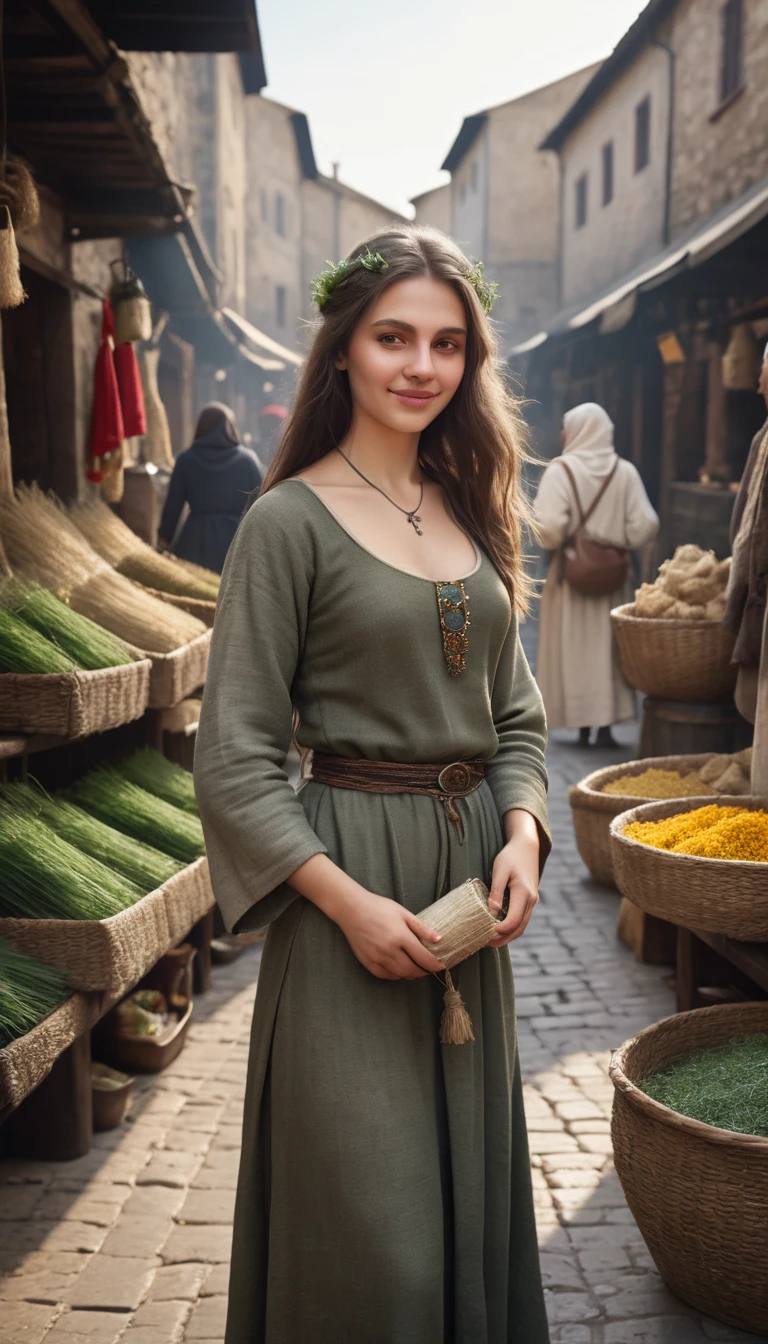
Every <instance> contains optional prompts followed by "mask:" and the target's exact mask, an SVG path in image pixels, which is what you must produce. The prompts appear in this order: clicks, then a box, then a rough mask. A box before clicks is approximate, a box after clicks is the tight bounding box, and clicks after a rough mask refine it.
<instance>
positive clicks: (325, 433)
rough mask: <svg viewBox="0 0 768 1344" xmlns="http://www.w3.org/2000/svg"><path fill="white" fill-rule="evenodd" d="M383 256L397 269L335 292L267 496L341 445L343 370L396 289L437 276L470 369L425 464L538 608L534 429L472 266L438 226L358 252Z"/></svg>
mask: <svg viewBox="0 0 768 1344" xmlns="http://www.w3.org/2000/svg"><path fill="white" fill-rule="evenodd" d="M366 248H368V249H370V251H371V252H380V253H381V255H382V256H383V257H384V259H385V261H386V263H387V267H386V270H384V271H382V272H375V271H374V272H371V271H367V270H364V269H363V268H362V267H358V268H357V269H355V270H354V271H352V272H351V273H350V275H349V276H348V277H347V278H346V279H345V280H343V281H342V282H341V283H340V284H338V285H337V286H336V288H335V289H334V290H333V292H332V293H331V295H330V297H329V299H328V301H327V303H326V305H325V307H324V308H323V310H322V315H321V317H320V320H319V322H318V325H317V330H316V333H315V337H314V340H313V342H312V346H311V348H310V350H309V354H308V356H307V361H306V363H305V365H304V368H303V370H302V374H301V379H300V382H299V386H298V389H297V393H296V400H295V404H294V407H293V411H292V412H291V415H290V416H289V418H288V420H287V421H286V424H285V428H284V430H283V434H282V437H281V440H280V447H279V449H278V451H277V453H276V455H275V458H274V461H273V462H272V465H271V466H270V468H269V471H268V473H267V477H266V480H265V482H264V485H263V488H262V491H261V493H262V494H265V493H266V492H267V491H268V490H270V489H272V487H273V486H275V485H277V484H278V483H279V482H280V481H285V480H288V479H289V477H291V476H297V475H299V474H300V473H301V472H302V470H303V469H304V468H305V467H308V466H310V464H311V463H312V462H317V461H318V459H319V458H321V457H325V455H326V453H328V452H329V451H330V450H331V448H333V447H334V446H335V445H337V444H340V443H341V441H342V440H343V438H344V436H345V435H346V434H347V432H348V430H349V427H350V424H351V421H352V410H353V407H352V397H351V394H350V388H349V380H348V378H347V374H346V372H345V371H343V370H339V369H337V368H336V364H335V360H336V356H337V354H338V353H339V351H343V352H345V353H346V350H347V348H348V345H349V341H350V338H351V336H352V333H353V331H354V329H355V327H356V326H357V324H358V322H359V321H360V320H361V318H362V316H363V314H364V313H365V311H366V309H367V308H368V307H369V305H370V304H371V303H373V302H374V300H375V299H377V298H378V297H379V295H380V294H382V293H383V292H384V290H385V289H388V288H389V287H390V285H393V284H396V283H397V282H398V281H399V280H406V279H410V278H411V277H413V276H431V277H432V278H433V279H435V280H440V281H443V282H444V283H446V284H449V285H451V286H452V287H453V289H455V290H456V292H457V294H458V295H459V297H460V298H461V300H462V303H463V304H464V310H465V313H466V317H467V343H466V366H465V369H464V375H463V377H462V380H461V382H460V384H459V386H458V388H457V390H456V392H455V394H454V396H453V397H452V399H451V401H450V402H449V403H448V405H447V406H446V407H445V408H444V409H443V410H442V411H441V412H440V414H439V415H438V416H436V417H435V419H434V420H433V421H432V423H431V424H430V425H428V426H427V428H426V429H425V430H423V432H422V434H421V438H420V440H419V463H420V465H421V468H422V470H423V471H424V473H425V475H427V476H429V477H431V478H432V479H433V480H434V481H437V482H438V483H439V485H440V486H442V489H443V490H444V491H445V494H446V497H447V499H448V501H449V504H450V507H451V509H452V510H453V513H454V515H455V517H456V519H457V521H458V523H459V524H460V525H461V526H462V527H464V528H465V529H466V531H467V532H468V533H469V535H470V536H472V537H474V538H475V539H476V540H477V541H478V542H479V543H480V545H481V546H482V547H483V548H484V550H485V551H486V552H487V554H488V555H489V556H490V558H491V560H492V561H493V563H494V565H495V567H496V569H497V570H498V572H499V574H500V576H501V578H502V580H503V582H504V585H505V587H506V588H507V591H508V593H509V595H510V599H511V601H512V603H513V607H514V608H515V609H516V610H517V611H518V612H519V613H521V614H522V613H524V612H526V611H527V610H528V602H529V596H530V587H531V585H530V580H529V579H528V577H527V575H526V573H525V570H524V565H523V554H522V536H523V524H524V523H528V522H529V521H530V519H529V511H528V505H527V501H526V499H525V496H524V493H523V488H522V466H523V462H524V461H525V460H526V456H527V454H526V451H525V430H524V425H523V420H522V416H521V414H520V409H519V403H518V402H517V400H516V399H515V398H514V397H513V396H512V394H511V393H510V391H509V389H508V388H507V386H506V384H505V382H504V379H503V377H502V374H501V371H500V368H499V365H498V358H497V342H496V335H495V333H494V330H493V328H492V326H491V324H490V323H489V322H488V320H487V318H486V316H485V313H484V312H483V309H482V307H481V305H480V302H479V300H478V297H477V293H476V291H475V289H474V288H473V286H472V284H471V283H470V281H469V280H468V279H467V275H466V273H467V271H468V270H469V269H470V263H469V261H468V259H467V258H466V257H465V255H464V253H463V252H462V251H461V249H460V248H459V247H457V246H456V244H455V243H454V242H453V241H452V240H451V239H450V238H448V237H446V235H445V234H444V233H441V232H440V231H439V230H438V229H432V228H425V227H423V226H419V225H397V226H394V227H393V228H391V229H385V230H384V231H383V232H382V233H377V234H374V235H373V237H371V238H367V239H366V240H365V241H364V242H362V243H360V244H359V245H358V246H357V247H355V248H353V250H352V251H351V252H350V253H349V259H350V260H352V259H353V258H355V257H357V256H360V255H361V254H363V253H364V252H365V250H366Z"/></svg>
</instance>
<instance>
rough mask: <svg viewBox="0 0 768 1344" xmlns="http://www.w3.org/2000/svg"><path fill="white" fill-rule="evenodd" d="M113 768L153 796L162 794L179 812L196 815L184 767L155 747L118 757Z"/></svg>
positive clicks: (193, 797) (192, 781)
mask: <svg viewBox="0 0 768 1344" xmlns="http://www.w3.org/2000/svg"><path fill="white" fill-rule="evenodd" d="M117 769H118V770H119V771H120V774H121V775H123V776H124V778H125V779H128V780H130V782H131V784H136V785H137V786H138V787H139V788H140V789H145V790H146V792H147V793H153V794H154V795H155V797H156V798H164V799H165V801H166V802H167V803H173V806H174V807H180V808H181V809H182V811H183V812H191V813H192V814H193V816H197V801H196V799H195V783H194V780H193V778H192V776H191V774H190V773H189V771H188V770H184V769H183V768H182V766H180V765H176V764H175V763H174V762H173V761H169V760H168V758H167V756H162V755H161V754H160V752H159V751H153V750H152V748H151V747H141V748H140V749H139V751H134V752H133V754H132V755H131V756H128V757H127V758H126V760H124V761H121V762H120V764H119V765H118V767H117Z"/></svg>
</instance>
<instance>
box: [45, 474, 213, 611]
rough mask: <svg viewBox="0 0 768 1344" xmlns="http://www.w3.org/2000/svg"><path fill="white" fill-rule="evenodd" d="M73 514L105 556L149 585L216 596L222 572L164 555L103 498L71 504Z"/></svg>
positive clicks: (192, 594) (186, 594)
mask: <svg viewBox="0 0 768 1344" xmlns="http://www.w3.org/2000/svg"><path fill="white" fill-rule="evenodd" d="M69 517H70V518H71V520H72V522H73V523H74V524H75V526H76V527H77V528H78V530H79V531H80V532H82V534H83V536H84V537H85V538H86V540H87V541H89V542H90V544H91V546H92V547H93V549H94V550H95V551H97V552H98V554H99V555H100V556H101V557H102V559H104V560H106V561H107V562H108V563H109V564H110V565H112V566H113V567H114V568H115V569H116V570H118V572H119V573H120V574H125V575H126V576H127V578H129V579H135V580H136V582H137V583H143V584H144V585H145V586H146V587H147V588H159V589H160V591H161V592H163V593H173V594H175V595H178V596H180V597H196V598H202V599H208V600H215V599H216V597H217V595H218V591H219V581H218V576H217V575H215V574H212V573H209V571H208V570H205V569H201V570H199V571H198V574H196V575H194V574H191V573H189V571H188V570H187V569H186V568H184V567H183V566H182V565H180V564H179V562H178V560H175V559H173V557H172V556H169V555H160V554H159V552H158V551H155V550H153V549H152V547H151V546H148V545H147V543H146V542H145V541H142V539H141V537H138V536H137V535H136V533H135V532H132V531H131V529H130V527H127V526H126V524H125V523H124V522H123V521H122V519H121V518H118V516H117V514H116V513H113V512H112V510H111V509H110V508H109V507H108V506H107V505H106V504H105V503H104V502H103V500H100V499H94V500H89V501H88V502H87V503H83V504H78V503H75V504H70V506H69Z"/></svg>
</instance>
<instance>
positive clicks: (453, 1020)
mask: <svg viewBox="0 0 768 1344" xmlns="http://www.w3.org/2000/svg"><path fill="white" fill-rule="evenodd" d="M443 1003H444V1004H445V1008H444V1009H443V1016H442V1017H441V1019H440V1043H441V1045H466V1044H467V1041H474V1039H475V1033H474V1031H473V1030H472V1019H471V1017H470V1016H469V1013H468V1012H467V1006H466V1004H465V1002H464V1000H463V999H462V997H461V994H460V993H459V991H458V989H457V988H456V986H455V985H454V983H453V980H452V979H451V972H450V971H446V972H445V994H444V995H443Z"/></svg>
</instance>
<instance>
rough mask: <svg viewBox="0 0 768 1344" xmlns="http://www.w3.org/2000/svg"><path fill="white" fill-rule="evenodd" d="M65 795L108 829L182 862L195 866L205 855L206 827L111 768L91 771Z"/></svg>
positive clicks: (195, 818)
mask: <svg viewBox="0 0 768 1344" xmlns="http://www.w3.org/2000/svg"><path fill="white" fill-rule="evenodd" d="M65 796H66V797H67V798H68V799H69V800H70V801H71V802H73V803H75V804H77V806H78V807H82V808H85V810H86V812H90V813H91V815H92V816H94V817H98V818H99V820H100V821H103V822H105V823H106V825H107V826H114V827H115V829H116V830H118V831H122V832H123V833H124V834H125V835H132V836H133V837H134V838H135V839H136V840H141V841H143V842H144V844H147V845H152V846H153V847H154V848H155V849H159V850H162V852H163V853H164V854H171V855H173V857H174V858H175V859H179V860H180V861H181V862H182V863H194V861H195V859H199V858H200V856H201V855H202V854H204V853H205V841H204V839H203V828H202V825H201V823H200V821H199V819H198V818H197V817H193V816H191V815H190V814H189V813H188V812H182V811H181V809H180V808H178V807H174V806H173V805H172V804H171V803H167V802H165V800H164V799H162V798H157V797H155V796H154V795H153V794H151V793H147V792H146V791H145V790H144V789H141V788H138V787H137V786H136V785H135V784H132V783H130V781H129V780H127V779H124V778H123V776H122V775H121V774H120V773H119V771H117V770H113V769H112V768H111V767H110V766H106V765H100V766H98V767H97V769H96V770H91V771H90V773H89V774H87V775H85V776H84V778H83V779H80V780H78V781H77V783H75V784H73V786H72V788H71V789H69V790H67V793H66V795H65Z"/></svg>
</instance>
